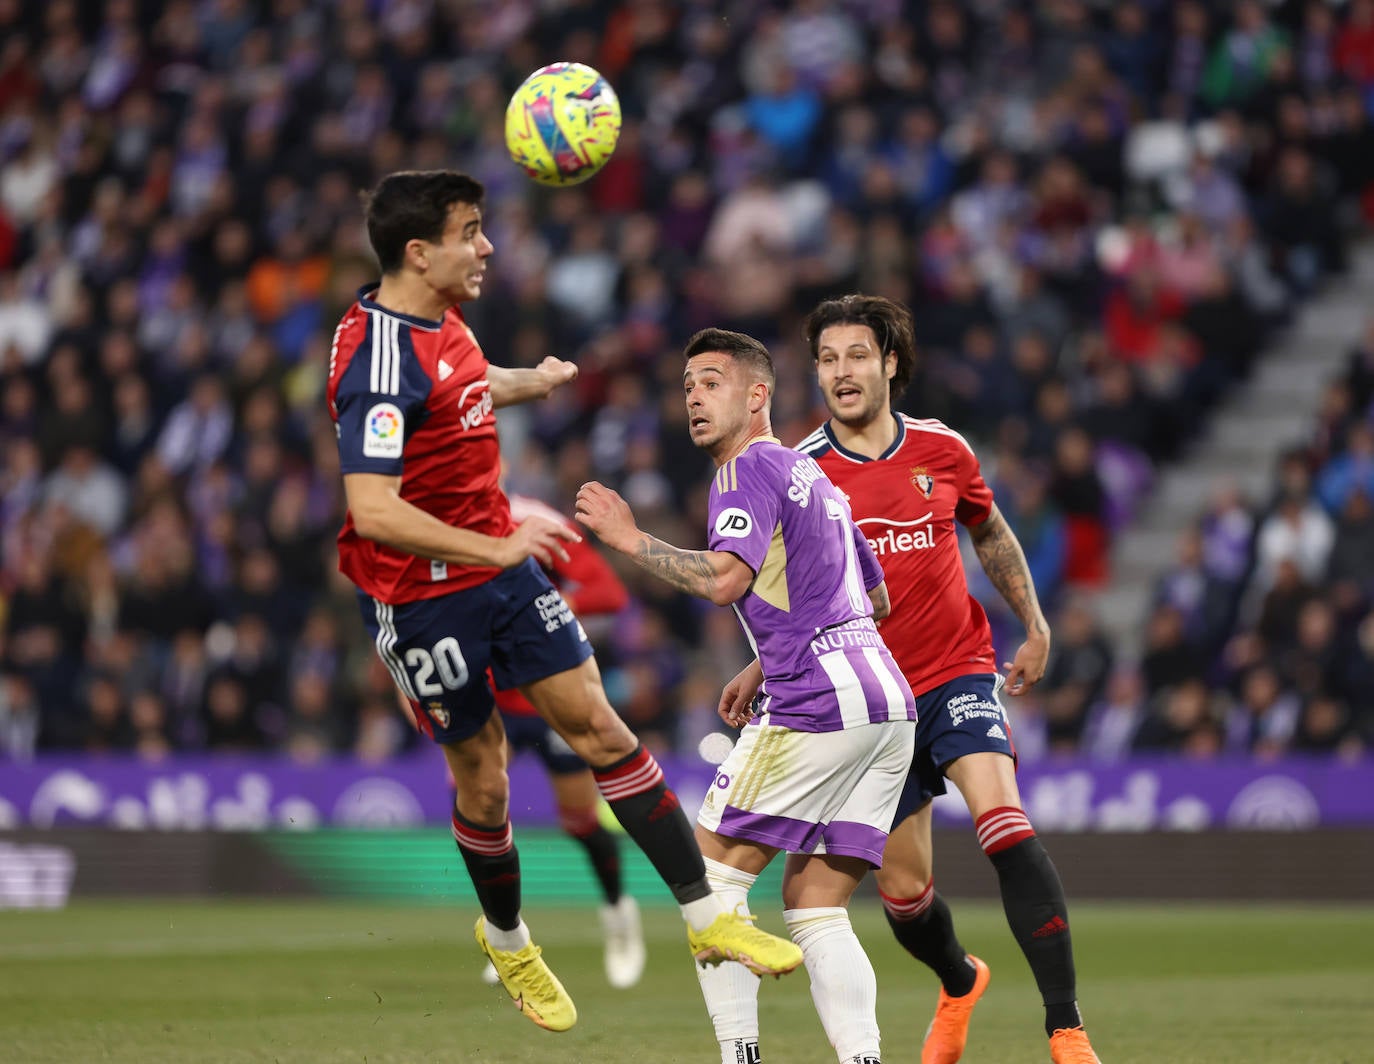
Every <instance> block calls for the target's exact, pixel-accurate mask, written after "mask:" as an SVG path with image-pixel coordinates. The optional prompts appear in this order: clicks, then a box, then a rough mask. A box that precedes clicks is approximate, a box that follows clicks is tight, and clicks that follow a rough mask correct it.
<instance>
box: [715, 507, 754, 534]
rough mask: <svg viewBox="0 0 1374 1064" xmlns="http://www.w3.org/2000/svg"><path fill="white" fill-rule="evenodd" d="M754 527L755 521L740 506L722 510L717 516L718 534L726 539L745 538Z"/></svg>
mask: <svg viewBox="0 0 1374 1064" xmlns="http://www.w3.org/2000/svg"><path fill="white" fill-rule="evenodd" d="M753 529H754V522H753V521H752V520H750V518H749V515H748V514H747V513H745V512H744V511H743V510H741V509H740V508H739V507H738V506H731V507H730V508H729V509H728V510H722V511H721V512H720V516H719V517H717V518H716V535H718V536H724V537H725V538H726V539H743V538H744V537H745V536H747V535H749V533H750V532H752V531H753Z"/></svg>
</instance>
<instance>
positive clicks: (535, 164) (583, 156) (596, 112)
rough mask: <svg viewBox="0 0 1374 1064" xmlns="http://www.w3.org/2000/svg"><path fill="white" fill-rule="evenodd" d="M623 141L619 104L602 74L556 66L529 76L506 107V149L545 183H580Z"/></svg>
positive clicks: (579, 67)
mask: <svg viewBox="0 0 1374 1064" xmlns="http://www.w3.org/2000/svg"><path fill="white" fill-rule="evenodd" d="M619 139H620V100H619V99H617V98H616V95H615V90H613V89H612V88H611V86H610V85H609V84H608V83H607V81H606V79H605V78H603V77H602V76H601V75H600V74H599V73H597V72H596V71H595V70H593V69H592V68H591V67H589V66H584V65H583V64H581V63H554V64H552V65H550V66H546V67H540V68H539V69H538V70H536V71H535V72H534V73H533V74H531V75H530V76H529V77H527V78H526V79H525V80H524V82H523V83H522V84H521V85H520V87H519V88H518V89H516V90H515V94H514V95H513V96H511V98H510V104H509V105H508V106H507V107H506V150H507V151H509V152H510V157H511V158H512V159H513V160H515V164H516V165H517V166H519V167H520V169H522V170H524V171H525V173H527V174H529V176H530V177H532V178H533V179H534V180H535V181H538V182H539V183H540V184H541V185H576V184H580V183H581V182H583V181H585V180H587V178H589V177H591V176H592V175H593V174H595V173H596V172H597V171H598V170H600V169H601V168H602V167H603V166H605V165H606V160H607V159H609V158H610V157H611V153H612V152H614V151H615V144H616V141H617V140H619Z"/></svg>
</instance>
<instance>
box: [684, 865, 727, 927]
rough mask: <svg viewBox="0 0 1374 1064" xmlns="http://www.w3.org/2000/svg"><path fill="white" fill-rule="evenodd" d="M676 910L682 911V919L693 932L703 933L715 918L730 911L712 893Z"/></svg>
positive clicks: (717, 896) (718, 897)
mask: <svg viewBox="0 0 1374 1064" xmlns="http://www.w3.org/2000/svg"><path fill="white" fill-rule="evenodd" d="M708 878H709V877H708ZM678 908H679V909H681V910H682V918H683V919H684V920H686V921H687V923H688V924H689V925H690V926H691V928H692V930H693V931H705V930H706V929H707V928H708V927H710V926H711V924H712V923H713V922H714V921H715V919H716V917H717V916H719V915H720V914H721V913H724V912H729V911H730V906H728V905H726V904H725V903H724V902H722V901H721V900H720V896H719V895H717V894H716V893H715V892H714V891H713V892H712V893H710V894H708V895H706V897H704V898H698V899H697V900H696V901H689V902H687V903H686V904H685V905H679V906H678Z"/></svg>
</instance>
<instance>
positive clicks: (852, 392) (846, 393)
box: [834, 388, 863, 399]
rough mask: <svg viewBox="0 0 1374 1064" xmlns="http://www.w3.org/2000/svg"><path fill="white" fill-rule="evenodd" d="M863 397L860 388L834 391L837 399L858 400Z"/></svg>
mask: <svg viewBox="0 0 1374 1064" xmlns="http://www.w3.org/2000/svg"><path fill="white" fill-rule="evenodd" d="M861 395H863V392H862V391H861V390H860V389H858V388H836V389H835V391H834V396H835V398H836V399H857V398H858V397H859V396H861Z"/></svg>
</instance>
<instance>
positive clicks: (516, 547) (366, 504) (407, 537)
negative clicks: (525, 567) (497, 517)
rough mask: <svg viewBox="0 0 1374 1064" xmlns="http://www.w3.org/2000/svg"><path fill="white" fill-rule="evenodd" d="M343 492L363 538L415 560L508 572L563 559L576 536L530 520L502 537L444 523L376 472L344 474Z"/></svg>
mask: <svg viewBox="0 0 1374 1064" xmlns="http://www.w3.org/2000/svg"><path fill="white" fill-rule="evenodd" d="M343 481H344V494H345V495H346V496H347V497H348V512H349V513H350V514H351V515H352V517H353V527H354V528H355V529H357V531H358V535H360V536H362V537H363V538H364V539H370V540H374V541H376V542H378V543H385V544H386V545H387V546H388V547H391V548H392V549H393V550H398V551H402V552H404V553H406V554H413V555H415V556H416V557H417V558H431V559H433V560H434V561H440V562H449V563H451V564H455V565H493V566H496V567H497V568H500V569H509V568H510V567H511V566H512V565H519V564H520V563H521V562H523V561H524V560H525V559H526V558H531V557H532V558H534V559H535V560H536V561H537V562H539V563H540V564H541V565H552V564H553V562H554V560H555V559H559V560H562V561H567V560H568V552H567V551H566V550H565V549H564V547H563V543H564V542H567V541H576V540H578V539H579V538H580V537H579V536H578V534H577V532H576V531H575V530H574V529H572V528H569V527H568V526H567V525H564V524H561V523H558V522H554V521H549V520H547V519H546V518H542V517H535V518H531V519H530V520H528V521H526V522H525V523H524V524H522V525H520V526H519V527H518V528H517V529H516V530H515V531H514V532H513V533H512V534H511V535H509V536H507V537H505V538H504V539H503V538H499V537H496V536H484V535H482V534H481V533H480V532H471V531H469V530H467V529H465V528H454V527H453V526H452V525H446V524H444V522H442V521H440V520H439V519H438V518H437V517H435V516H433V515H432V514H428V513H426V512H425V511H424V510H421V509H420V508H419V507H418V506H414V505H412V504H411V503H408V502H406V500H405V499H403V498H401V478H400V477H391V476H385V475H383V474H381V473H347V474H345V475H344V478H343Z"/></svg>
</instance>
